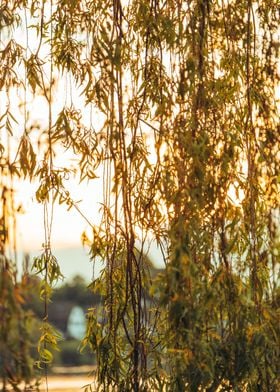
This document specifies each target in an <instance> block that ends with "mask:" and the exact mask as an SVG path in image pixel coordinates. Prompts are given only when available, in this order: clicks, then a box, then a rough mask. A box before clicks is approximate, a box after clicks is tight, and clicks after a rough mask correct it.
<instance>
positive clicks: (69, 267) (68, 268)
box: [18, 246, 164, 284]
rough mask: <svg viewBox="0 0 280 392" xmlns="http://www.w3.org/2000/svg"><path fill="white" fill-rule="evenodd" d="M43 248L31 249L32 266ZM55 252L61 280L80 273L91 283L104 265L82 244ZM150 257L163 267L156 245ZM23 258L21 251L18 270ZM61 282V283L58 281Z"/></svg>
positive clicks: (65, 280) (58, 249) (55, 250)
mask: <svg viewBox="0 0 280 392" xmlns="http://www.w3.org/2000/svg"><path fill="white" fill-rule="evenodd" d="M41 253H42V250H38V251H30V252H29V256H30V268H31V266H32V264H33V258H34V257H37V256H40V254H41ZM53 254H54V256H55V257H56V258H57V261H58V263H59V265H60V269H61V273H62V275H63V276H64V278H65V279H64V280H63V281H61V282H60V284H62V283H63V282H67V281H70V280H72V279H73V277H74V276H76V275H80V276H81V277H83V278H84V279H85V281H86V283H90V282H91V281H92V279H93V277H95V278H96V277H97V276H98V275H99V273H100V271H101V270H102V268H103V267H104V266H103V264H102V262H101V261H100V262H97V261H96V262H95V263H93V262H92V261H91V260H90V257H89V254H88V252H87V251H86V250H85V249H84V248H83V247H81V246H74V247H65V248H55V247H54V249H53ZM149 257H150V259H151V261H152V262H153V263H154V266H155V267H156V268H163V267H164V262H163V258H162V255H161V253H160V251H159V249H158V248H157V247H156V246H152V247H151V248H150V249H149ZM22 259H23V254H22V253H20V252H19V255H18V272H19V274H21V272H22ZM58 284H59V283H58Z"/></svg>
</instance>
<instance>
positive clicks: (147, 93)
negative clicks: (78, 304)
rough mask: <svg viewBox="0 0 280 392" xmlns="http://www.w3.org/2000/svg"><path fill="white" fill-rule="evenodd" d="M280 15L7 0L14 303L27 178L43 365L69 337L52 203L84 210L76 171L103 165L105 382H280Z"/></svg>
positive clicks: (8, 266) (100, 244)
mask: <svg viewBox="0 0 280 392" xmlns="http://www.w3.org/2000/svg"><path fill="white" fill-rule="evenodd" d="M279 16H280V10H279V0H259V1H252V0H246V1H245V0H238V1H237V0H219V1H211V0H189V1H182V0H165V1H163V0H130V1H125V0H113V1H108V0H102V1H101V0H95V1H92V0H61V1H58V0H2V2H1V5H0V69H1V74H0V90H1V91H0V98H1V104H0V105H1V106H0V126H1V139H0V170H1V178H0V191H1V193H2V199H1V204H0V206H1V212H0V215H1V216H0V225H1V226H0V235H1V242H0V253H1V279H0V282H2V283H1V284H2V285H1V286H0V289H1V300H0V305H1V309H2V307H6V308H7V307H11V303H13V301H14V299H11V298H12V297H11V296H9V294H8V293H9V292H10V291H9V289H8V288H7V286H6V283H5V282H7V277H6V276H7V274H8V275H9V276H10V278H9V279H11V282H12V286H11V287H13V290H14V291H13V293H14V295H16V294H15V290H16V287H17V286H16V285H17V283H16V278H15V277H14V274H13V271H14V268H15V267H14V266H15V256H14V254H15V251H16V236H15V221H16V220H15V218H16V215H17V213H18V206H17V205H16V204H15V202H14V183H15V181H18V179H20V180H22V181H35V182H37V183H38V189H37V191H36V199H37V201H38V202H39V203H42V204H43V205H44V211H45V215H44V221H43V222H42V225H44V228H45V238H44V239H43V242H44V249H43V253H42V254H41V255H39V256H38V257H37V258H35V260H34V270H35V271H37V273H40V274H41V275H42V276H43V283H42V285H41V293H40V295H41V297H42V299H43V300H44V302H45V314H44V320H43V327H42V335H41V338H40V341H39V345H38V350H39V355H40V361H39V366H45V365H46V364H48V363H49V362H50V361H51V357H52V353H51V351H52V350H51V349H52V347H55V346H56V344H57V339H58V337H57V335H56V333H55V331H53V330H52V327H51V326H50V324H49V323H48V302H49V300H50V297H51V291H52V285H53V283H54V282H55V280H56V279H58V278H59V277H60V275H61V272H60V268H59V261H58V260H57V259H56V258H55V256H54V253H55V252H54V249H53V248H52V235H51V228H52V214H53V205H54V203H60V204H65V205H67V206H68V207H69V209H70V208H76V209H77V210H78V211H79V212H80V213H81V211H80V210H79V205H78V204H77V203H76V202H75V200H73V199H72V196H71V190H70V189H69V188H68V186H67V184H68V183H67V181H68V179H69V176H70V177H71V176H73V175H76V176H79V178H80V180H81V181H92V182H94V181H99V178H98V177H100V176H101V177H102V182H103V187H102V188H101V189H100V195H101V198H102V200H103V202H102V208H101V217H100V223H99V224H98V225H93V224H91V223H90V222H88V223H89V231H90V233H89V232H87V233H84V234H83V235H82V239H83V243H84V245H85V246H87V247H88V248H89V252H90V257H91V259H92V260H96V259H99V260H100V259H101V260H103V262H104V269H103V270H102V272H101V274H100V276H99V277H97V278H96V279H95V280H94V281H93V282H92V284H91V285H90V288H91V290H93V292H95V293H98V294H99V295H101V297H102V298H103V300H102V309H101V311H100V310H98V311H97V310H96V309H90V310H89V314H88V330H87V334H86V337H85V339H84V341H83V344H84V345H87V344H88V345H89V346H90V347H91V349H92V350H93V351H94V352H95V353H96V356H97V362H98V368H97V375H96V376H97V383H98V390H99V391H109V390H110V391H111V390H115V391H150V390H158V391H161V390H166V391H172V392H176V391H185V390H186V391H198V390H206V391H209V392H210V391H216V390H218V388H220V389H219V390H223V391H232V390H236V391H238V390H244V389H246V390H248V391H256V390H261V391H276V390H277V385H278V386H279V379H278V377H279V363H280V361H279V359H280V358H279V346H280V345H279V336H280V335H279V332H280V331H279V324H280V323H279V298H280V297H279V285H278V283H279V281H278V282H277V280H278V278H279V254H280V241H279V200H280V199H279V162H280V160H279V150H280V146H279V135H280V127H279V76H280V75H279V49H280V44H279ZM39 108H40V110H39ZM62 154H63V155H62ZM69 155H70V157H72V158H73V157H74V158H75V161H74V164H73V163H71V162H73V159H72V160H68V159H67V156H69ZM62 157H64V158H62ZM94 198H95V199H96V196H95V195H93V202H94ZM81 219H87V217H86V216H82V213H81ZM87 220H88V219H87ZM151 244H152V245H151ZM155 244H156V245H157V246H158V247H159V248H160V249H161V250H162V257H163V259H164V261H165V269H164V271H163V272H162V274H161V275H160V276H158V277H157V278H155V277H154V276H151V273H150V271H151V266H150V264H149V262H148V259H147V257H146V252H147V251H146V250H147V247H148V246H155ZM9 284H10V283H9ZM9 287H10V286H9ZM13 298H15V302H16V303H17V306H20V303H21V299H20V297H13ZM11 301H12V302H11ZM0 314H2V313H0ZM5 314H6V313H5ZM100 314H101V315H102V317H101V318H100ZM1 317H2V316H1ZM3 317H4V322H3V323H1V341H3V342H4V344H5V341H7V334H8V333H9V325H10V324H9V323H10V318H9V316H7V314H6V316H5V315H4V316H3ZM101 319H102V320H101ZM7 350H8V348H7ZM1 358H2V357H1ZM2 360H3V361H5V358H4V359H2ZM4 368H5V367H4ZM87 388H88V390H94V389H93V388H94V387H93V386H88V387H87Z"/></svg>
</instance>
